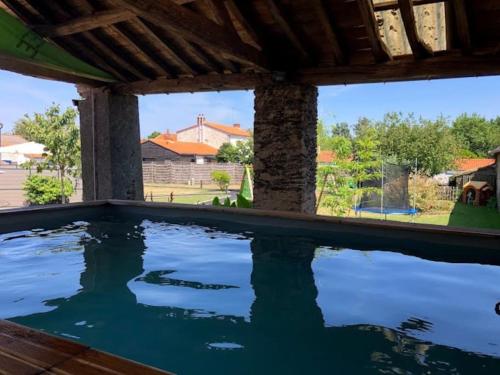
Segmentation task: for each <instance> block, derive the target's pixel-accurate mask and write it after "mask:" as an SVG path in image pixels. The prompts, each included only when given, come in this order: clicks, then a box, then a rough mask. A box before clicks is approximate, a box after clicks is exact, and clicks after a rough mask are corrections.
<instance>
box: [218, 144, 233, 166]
mask: <svg viewBox="0 0 500 375" xmlns="http://www.w3.org/2000/svg"><path fill="white" fill-rule="evenodd" d="M237 159H238V150H236V147H235V146H234V145H233V144H232V143H229V142H227V143H223V144H222V145H221V146H220V148H219V151H217V155H215V160H217V161H218V162H219V163H236V162H237Z"/></svg>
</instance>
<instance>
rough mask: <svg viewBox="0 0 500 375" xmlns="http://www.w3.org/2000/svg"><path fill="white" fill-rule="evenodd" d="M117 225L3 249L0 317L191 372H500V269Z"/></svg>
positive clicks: (11, 241)
mask: <svg viewBox="0 0 500 375" xmlns="http://www.w3.org/2000/svg"><path fill="white" fill-rule="evenodd" d="M296 232H297V231H294V233H274V234H273V233H272V231H269V230H267V231H265V232H264V231H259V230H256V229H251V230H245V231H242V230H241V229H235V228H231V226H230V225H224V226H213V225H210V226H207V225H201V224H199V223H198V224H196V223H194V222H187V221H185V222H174V221H172V222H164V221H154V220H152V219H142V218H141V219H127V220H125V219H119V218H116V217H107V218H103V219H98V220H95V221H91V222H74V223H70V224H68V225H66V226H63V227H59V228H57V229H51V230H43V229H35V230H32V231H23V232H16V233H9V234H2V235H0V318H3V319H9V320H12V321H14V322H17V323H20V324H23V325H27V326H30V327H33V328H37V329H42V330H44V331H46V332H48V333H51V334H55V335H60V336H62V337H65V338H69V339H72V340H76V341H80V342H82V343H85V344H88V345H91V346H93V347H95V348H98V349H101V350H105V351H108V352H111V353H114V354H117V355H120V356H124V357H126V358H129V359H133V360H136V361H139V362H143V363H146V364H149V365H152V366H156V367H159V368H162V369H165V370H169V371H172V372H175V373H178V374H333V373H335V374H374V373H380V374H500V316H499V315H497V314H496V313H495V304H496V303H497V302H498V301H500V283H499V280H500V267H499V266H496V265H485V264H472V263H470V264H466V263H446V262H443V261H430V260H425V259H421V258H418V257H415V256H410V255H403V254H402V253H398V252H391V251H384V249H383V248H382V249H372V250H370V251H366V250H365V251H360V250H356V249H351V248H349V247H348V246H345V245H342V246H339V245H338V244H336V240H335V238H331V239H330V240H328V241H325V240H322V241H319V240H315V239H313V238H311V237H307V236H305V235H303V234H302V235H301V234H300V233H296Z"/></svg>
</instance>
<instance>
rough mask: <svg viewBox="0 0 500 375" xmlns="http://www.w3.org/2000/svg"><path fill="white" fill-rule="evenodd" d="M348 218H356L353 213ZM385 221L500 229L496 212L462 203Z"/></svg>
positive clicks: (324, 212) (325, 212)
mask: <svg viewBox="0 0 500 375" xmlns="http://www.w3.org/2000/svg"><path fill="white" fill-rule="evenodd" d="M320 214H322V215H328V214H329V213H328V210H325V209H324V208H322V209H321V210H320ZM349 216H350V217H356V216H355V215H354V213H351V214H350V215H349ZM357 217H359V216H357ZM361 218H368V219H380V220H385V217H384V215H380V214H372V213H366V212H363V213H362V215H361ZM387 220H394V221H401V222H414V223H420V224H434V225H446V226H454V227H467V228H486V229H500V213H499V212H498V211H496V210H495V209H491V208H487V207H473V206H467V205H465V204H462V203H456V204H455V207H454V208H453V210H452V211H451V212H443V213H435V214H422V215H417V216H415V217H414V218H412V217H411V216H409V215H387Z"/></svg>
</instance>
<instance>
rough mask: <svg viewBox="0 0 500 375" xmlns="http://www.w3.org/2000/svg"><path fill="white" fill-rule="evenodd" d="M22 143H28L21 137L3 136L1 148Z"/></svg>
mask: <svg viewBox="0 0 500 375" xmlns="http://www.w3.org/2000/svg"><path fill="white" fill-rule="evenodd" d="M22 143H28V141H27V140H26V139H24V138H23V137H21V136H20V135H11V134H2V144H1V145H0V147H7V146H13V145H20V144H22Z"/></svg>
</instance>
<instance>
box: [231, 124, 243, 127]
mask: <svg viewBox="0 0 500 375" xmlns="http://www.w3.org/2000/svg"><path fill="white" fill-rule="evenodd" d="M233 128H241V125H240V124H233Z"/></svg>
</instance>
